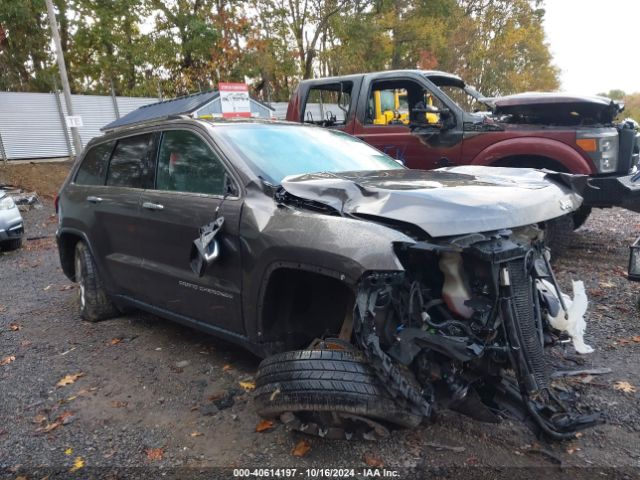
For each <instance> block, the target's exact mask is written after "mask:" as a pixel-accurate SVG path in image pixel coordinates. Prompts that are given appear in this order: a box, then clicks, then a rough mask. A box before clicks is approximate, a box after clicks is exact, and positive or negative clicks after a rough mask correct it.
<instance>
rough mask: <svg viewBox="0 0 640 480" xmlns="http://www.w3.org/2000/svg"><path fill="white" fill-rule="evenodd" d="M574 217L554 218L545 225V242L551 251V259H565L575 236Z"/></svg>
mask: <svg viewBox="0 0 640 480" xmlns="http://www.w3.org/2000/svg"><path fill="white" fill-rule="evenodd" d="M573 229H574V226H573V215H564V216H562V217H558V218H554V219H553V220H549V221H547V222H545V224H544V242H545V244H546V245H547V247H549V248H550V249H551V258H552V259H557V258H561V257H564V256H565V255H566V254H567V252H568V250H569V245H571V237H572V236H573Z"/></svg>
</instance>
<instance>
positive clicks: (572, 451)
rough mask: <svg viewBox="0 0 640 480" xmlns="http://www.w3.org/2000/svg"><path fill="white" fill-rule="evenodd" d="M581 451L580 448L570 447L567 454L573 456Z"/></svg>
mask: <svg viewBox="0 0 640 480" xmlns="http://www.w3.org/2000/svg"><path fill="white" fill-rule="evenodd" d="M579 451H580V448H579V447H569V448H567V453H568V454H569V455H573V454H574V453H576V452H579Z"/></svg>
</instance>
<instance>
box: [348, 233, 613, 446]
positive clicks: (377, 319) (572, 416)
mask: <svg viewBox="0 0 640 480" xmlns="http://www.w3.org/2000/svg"><path fill="white" fill-rule="evenodd" d="M538 233H539V232H537V231H536V229H529V230H525V229H521V230H520V231H518V232H516V234H514V233H513V232H511V231H500V232H496V233H494V234H492V235H478V236H475V237H474V238H473V239H469V238H466V239H460V238H458V239H451V240H450V241H449V242H448V245H447V244H440V245H432V246H431V248H429V246H427V245H426V244H422V245H420V244H418V245H414V246H407V247H403V246H400V247H398V257H399V258H400V259H401V261H402V263H403V265H404V266H405V268H406V273H405V274H404V275H401V274H397V273H396V274H384V273H373V274H371V275H369V276H368V277H366V278H365V279H364V280H363V282H362V284H361V286H360V291H359V293H358V297H357V301H356V307H355V314H354V329H355V330H354V331H355V334H356V338H357V340H358V344H359V346H360V347H361V349H362V350H363V351H364V353H365V355H366V357H367V358H368V360H369V361H370V363H371V365H372V366H373V369H374V370H375V372H376V374H377V375H378V377H379V378H380V379H381V380H382V384H383V385H385V386H386V388H387V390H388V391H389V393H390V394H391V395H392V396H393V397H394V398H395V399H396V401H398V402H400V403H401V404H402V405H403V408H407V409H410V410H411V411H413V412H415V413H420V414H422V415H423V416H429V415H431V413H432V412H433V411H434V410H437V409H439V408H450V409H454V410H457V411H459V412H461V413H465V414H468V415H471V416H473V417H474V418H477V419H479V420H483V421H497V420H498V418H499V417H500V416H501V415H506V414H507V412H508V411H511V412H513V410H514V409H518V410H519V412H518V415H519V416H520V417H521V418H528V419H529V421H530V423H531V424H532V426H533V427H534V429H535V430H536V431H538V432H542V433H543V434H545V435H546V436H547V437H550V438H553V439H565V438H572V437H573V435H574V434H575V432H576V431H578V430H579V429H582V428H585V427H588V426H592V425H595V424H597V423H599V422H600V421H601V420H600V416H599V415H598V414H587V415H583V414H582V413H581V412H574V411H572V410H571V408H570V407H569V406H568V405H565V403H564V402H563V401H561V400H560V398H559V397H558V395H556V393H555V392H554V390H553V388H552V385H551V381H550V371H549V366H548V361H547V358H546V355H545V345H546V344H547V343H548V342H547V338H548V337H549V336H550V335H553V332H552V330H553V328H552V327H551V325H550V324H549V318H550V317H549V315H550V314H549V311H550V307H549V300H548V299H546V298H545V297H544V296H543V295H542V294H541V292H540V285H541V284H542V285H545V286H547V288H548V289H553V290H554V291H557V292H559V291H560V290H559V288H558V285H557V282H556V280H555V277H554V275H553V272H552V270H551V267H550V265H549V262H548V259H547V256H546V251H545V249H544V247H543V245H542V243H541V242H539V241H538V238H539V235H538ZM460 245H464V248H461V247H460ZM541 282H544V283H541ZM559 300H560V302H559V303H562V306H561V307H560V308H559V309H556V315H559V312H562V314H563V315H564V312H570V311H571V310H570V308H571V307H567V306H566V305H565V304H564V301H565V299H563V297H562V296H561V295H559ZM567 309H569V310H567ZM543 312H544V313H543ZM582 314H584V312H582ZM554 318H556V317H554ZM516 406H517V408H516Z"/></svg>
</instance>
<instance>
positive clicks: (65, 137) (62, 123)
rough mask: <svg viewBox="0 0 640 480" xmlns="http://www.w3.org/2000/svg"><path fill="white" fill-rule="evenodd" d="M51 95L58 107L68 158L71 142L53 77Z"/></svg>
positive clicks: (71, 153)
mask: <svg viewBox="0 0 640 480" xmlns="http://www.w3.org/2000/svg"><path fill="white" fill-rule="evenodd" d="M53 87H54V90H53V96H54V97H55V99H56V107H58V114H59V115H60V125H61V127H62V134H63V135H64V141H65V143H66V144H67V152H69V159H70V160H71V159H72V158H73V150H72V149H71V142H70V141H69V132H67V122H65V121H64V111H63V110H62V102H61V101H60V92H59V91H58V85H57V84H56V81H55V79H54V81H53Z"/></svg>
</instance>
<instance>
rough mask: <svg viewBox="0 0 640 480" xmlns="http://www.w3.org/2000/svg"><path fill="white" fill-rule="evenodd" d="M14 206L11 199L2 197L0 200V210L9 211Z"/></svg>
mask: <svg viewBox="0 0 640 480" xmlns="http://www.w3.org/2000/svg"><path fill="white" fill-rule="evenodd" d="M15 206H16V204H15V203H14V202H13V198H11V197H4V198H1V199H0V210H11V209H12V208H14V207H15Z"/></svg>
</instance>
